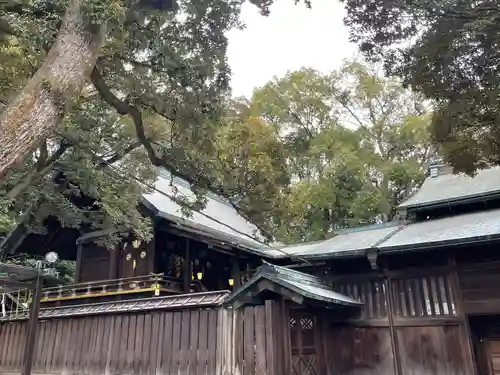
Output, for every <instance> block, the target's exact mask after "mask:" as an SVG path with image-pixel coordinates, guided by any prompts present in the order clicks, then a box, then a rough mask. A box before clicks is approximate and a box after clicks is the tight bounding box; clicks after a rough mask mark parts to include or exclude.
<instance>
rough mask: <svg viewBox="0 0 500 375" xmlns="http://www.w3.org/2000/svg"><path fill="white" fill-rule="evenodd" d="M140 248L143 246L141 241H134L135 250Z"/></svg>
mask: <svg viewBox="0 0 500 375" xmlns="http://www.w3.org/2000/svg"><path fill="white" fill-rule="evenodd" d="M139 246H141V240H133V241H132V247H133V248H134V249H138V248H139Z"/></svg>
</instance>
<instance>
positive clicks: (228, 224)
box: [142, 171, 270, 255]
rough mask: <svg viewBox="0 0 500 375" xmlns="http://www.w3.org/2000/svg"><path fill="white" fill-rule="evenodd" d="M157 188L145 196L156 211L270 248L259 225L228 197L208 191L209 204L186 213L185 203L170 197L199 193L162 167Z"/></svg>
mask: <svg viewBox="0 0 500 375" xmlns="http://www.w3.org/2000/svg"><path fill="white" fill-rule="evenodd" d="M155 189H156V191H153V192H152V193H151V194H145V195H143V197H142V202H143V204H144V205H145V206H146V207H147V208H148V209H150V210H152V211H153V212H154V214H155V215H157V216H159V217H162V218H164V219H167V220H169V221H173V222H175V223H177V224H178V225H180V226H184V227H186V228H188V229H189V230H195V231H198V232H201V233H203V234H205V235H207V236H209V237H213V238H216V239H218V240H221V241H224V242H227V243H228V244H232V245H235V246H237V247H241V248H244V249H247V250H251V251H254V252H256V253H258V254H261V255H266V251H268V250H270V247H269V246H268V245H266V244H265V243H264V241H265V239H264V236H262V234H261V233H260V231H259V229H258V228H257V227H256V226H255V225H254V224H252V223H250V222H249V221H248V220H246V219H245V218H244V217H243V216H241V215H240V214H239V213H238V212H237V210H236V209H235V208H234V206H233V205H231V203H230V202H229V201H228V200H227V199H224V198H222V197H220V196H218V195H216V194H214V193H211V192H207V193H206V198H207V202H206V206H205V208H204V209H203V210H201V211H199V212H198V211H192V212H191V215H190V216H189V217H186V216H185V215H183V212H182V208H181V206H180V205H179V204H178V203H177V202H175V200H173V199H171V198H169V197H186V198H188V199H194V198H195V195H194V193H193V191H192V190H191V187H190V185H189V183H188V182H186V181H184V180H182V179H180V178H177V177H172V176H171V175H170V174H169V173H168V172H166V171H162V172H161V173H160V176H159V177H158V179H157V181H156V183H155Z"/></svg>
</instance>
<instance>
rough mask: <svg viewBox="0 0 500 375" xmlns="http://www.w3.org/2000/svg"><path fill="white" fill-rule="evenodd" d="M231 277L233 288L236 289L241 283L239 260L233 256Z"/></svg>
mask: <svg viewBox="0 0 500 375" xmlns="http://www.w3.org/2000/svg"><path fill="white" fill-rule="evenodd" d="M231 278H232V279H233V281H234V286H233V289H234V290H236V289H238V288H239V287H240V284H241V273H240V261H239V259H238V258H235V257H233V258H231Z"/></svg>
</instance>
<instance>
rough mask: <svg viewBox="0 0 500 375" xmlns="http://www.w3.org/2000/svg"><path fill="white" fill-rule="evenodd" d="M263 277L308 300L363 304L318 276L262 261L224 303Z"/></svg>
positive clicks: (237, 296)
mask: <svg viewBox="0 0 500 375" xmlns="http://www.w3.org/2000/svg"><path fill="white" fill-rule="evenodd" d="M264 279H265V280H269V281H271V282H272V283H274V284H277V285H279V286H281V287H282V288H285V289H288V290H290V291H292V292H294V293H297V294H298V295H300V296H302V297H304V298H306V299H308V300H316V301H321V302H323V303H326V304H333V305H342V306H362V305H363V303H362V302H361V301H358V300H355V299H353V298H351V297H348V296H345V295H343V294H340V293H337V292H335V291H333V290H332V289H331V287H330V286H328V285H325V284H324V283H323V282H322V280H321V279H320V278H319V277H316V276H312V275H309V274H306V273H303V272H299V271H295V270H291V269H289V268H285V267H280V266H276V265H272V264H269V263H264V264H263V265H262V266H260V267H259V268H258V269H257V271H256V273H255V275H254V276H253V277H252V278H251V279H250V280H249V281H248V282H247V283H245V284H244V285H243V286H242V287H241V288H240V289H238V290H236V291H235V292H234V293H233V294H232V295H230V296H229V297H228V298H227V299H226V301H225V302H224V303H226V304H230V303H232V302H233V301H235V300H237V299H238V298H239V297H240V296H242V295H244V294H245V292H246V291H250V290H251V288H252V286H253V285H255V284H257V283H258V282H260V281H261V280H264Z"/></svg>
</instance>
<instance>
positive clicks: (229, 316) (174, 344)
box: [0, 301, 290, 375]
mask: <svg viewBox="0 0 500 375" xmlns="http://www.w3.org/2000/svg"><path fill="white" fill-rule="evenodd" d="M287 311H288V310H287V308H286V306H285V305H284V303H283V302H279V301H276V302H275V301H267V302H266V304H265V305H264V306H255V307H252V306H249V307H243V308H241V309H239V310H236V311H233V310H231V309H229V310H228V309H224V308H211V309H192V310H177V311H155V312H145V313H133V314H132V313H131V314H120V315H94V316H88V317H75V318H60V319H50V320H45V321H41V322H40V324H39V331H38V337H37V345H36V351H35V360H34V365H33V373H35V374H85V375H87V374H106V375H114V374H116V375H145V374H151V375H173V374H175V375H184V374H186V375H188V374H189V375H255V374H259V375H286V374H289V372H287V369H288V368H289V365H290V361H289V357H290V356H289V353H290V351H289V350H290V349H289V347H287V346H286V341H285V339H286V338H287V337H288V336H289V327H288V320H287V319H286V318H285V319H284V318H283V317H286V314H287ZM26 326H27V324H26V322H10V323H3V324H0V374H5V373H20V371H21V365H22V356H23V348H24V340H25V330H26Z"/></svg>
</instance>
